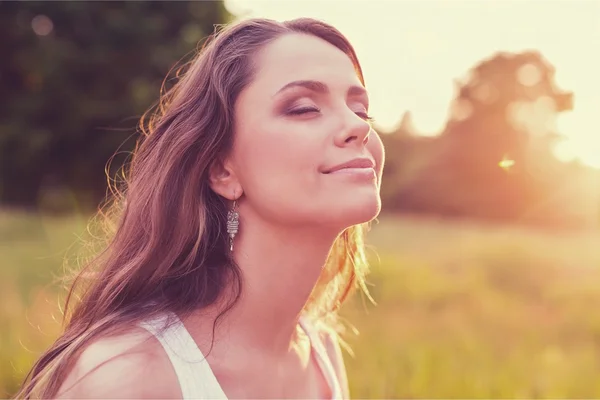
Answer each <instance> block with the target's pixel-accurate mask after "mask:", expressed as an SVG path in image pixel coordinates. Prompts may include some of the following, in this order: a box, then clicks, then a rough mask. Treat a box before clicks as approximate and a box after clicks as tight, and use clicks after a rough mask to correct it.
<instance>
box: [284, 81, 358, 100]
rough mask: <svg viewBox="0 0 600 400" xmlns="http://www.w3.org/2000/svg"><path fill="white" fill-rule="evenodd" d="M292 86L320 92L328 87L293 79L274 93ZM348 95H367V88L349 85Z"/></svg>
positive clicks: (326, 90) (327, 91) (325, 90)
mask: <svg viewBox="0 0 600 400" xmlns="http://www.w3.org/2000/svg"><path fill="white" fill-rule="evenodd" d="M294 87H303V88H306V89H308V90H311V91H313V92H316V93H322V94H325V93H329V88H328V87H327V85H326V84H324V83H323V82H319V81H311V80H300V81H293V82H290V83H288V84H286V85H284V86H283V87H282V88H281V89H279V90H278V91H277V93H275V95H277V94H279V93H281V92H284V91H286V90H288V89H291V88H294ZM348 95H349V96H367V90H366V89H365V88H364V87H362V86H356V85H355V86H350V88H349V89H348Z"/></svg>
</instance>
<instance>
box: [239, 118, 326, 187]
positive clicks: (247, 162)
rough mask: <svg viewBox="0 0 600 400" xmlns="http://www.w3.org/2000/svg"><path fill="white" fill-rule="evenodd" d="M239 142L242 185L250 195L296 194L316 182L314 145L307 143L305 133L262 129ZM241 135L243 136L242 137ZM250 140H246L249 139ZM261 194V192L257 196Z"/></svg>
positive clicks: (273, 128)
mask: <svg viewBox="0 0 600 400" xmlns="http://www.w3.org/2000/svg"><path fill="white" fill-rule="evenodd" d="M254 132H260V133H257V134H254V135H250V136H251V138H250V139H249V140H244V138H240V139H241V140H240V141H239V142H238V144H239V146H237V149H236V152H237V156H236V158H237V159H238V160H239V162H238V169H239V175H240V179H241V181H242V184H243V185H244V186H246V187H247V188H246V189H247V190H248V191H249V192H251V191H252V192H255V193H256V192H257V191H260V192H267V193H265V194H268V195H272V194H273V193H272V192H273V191H275V190H276V191H278V192H288V193H289V192H293V191H294V188H295V187H302V186H303V187H305V188H306V185H307V184H310V181H311V180H312V179H314V175H315V171H316V170H317V167H318V166H317V163H316V160H315V154H317V151H316V149H315V147H316V146H315V144H314V143H311V141H310V140H307V136H306V132H295V131H293V130H290V128H289V127H288V129H287V131H286V130H285V127H276V126H275V127H263V128H262V129H255V130H254ZM240 136H241V135H240ZM246 138H247V137H246ZM256 194H258V193H256Z"/></svg>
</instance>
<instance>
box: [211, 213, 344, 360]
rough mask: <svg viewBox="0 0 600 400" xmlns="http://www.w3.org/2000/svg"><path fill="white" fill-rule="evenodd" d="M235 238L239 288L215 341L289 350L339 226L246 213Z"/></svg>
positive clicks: (266, 350)
mask: <svg viewBox="0 0 600 400" xmlns="http://www.w3.org/2000/svg"><path fill="white" fill-rule="evenodd" d="M242 222H243V226H240V232H239V233H238V234H237V235H236V237H235V240H234V249H233V253H234V259H235V261H236V263H237V264H238V266H239V267H240V270H241V271H242V294H241V297H240V298H239V299H238V301H237V303H236V304H235V306H234V307H233V308H232V309H231V310H230V311H228V312H227V314H225V316H224V318H223V320H222V321H220V322H219V325H218V326H217V329H218V330H217V332H215V350H217V348H216V347H217V346H218V344H217V342H219V341H220V340H221V339H224V341H226V342H227V343H228V347H230V350H233V348H231V347H232V346H234V347H238V346H240V347H241V348H243V349H245V351H248V349H252V351H257V352H260V353H262V354H272V355H274V356H277V355H281V354H284V353H287V352H289V351H290V346H293V344H294V341H295V339H296V334H297V326H298V318H299V316H300V314H301V312H302V309H303V308H304V306H305V305H306V303H307V301H308V299H309V297H310V295H311V293H312V291H313V289H314V287H315V285H316V283H317V281H318V280H319V277H320V275H321V271H322V269H323V266H324V265H325V263H326V261H327V257H328V255H329V252H330V250H331V246H332V244H333V242H334V241H335V239H336V237H337V235H338V234H339V232H335V231H333V230H331V231H329V232H327V233H324V232H323V231H322V230H321V231H316V230H314V229H313V230H308V229H306V230H303V229H298V228H293V229H292V228H285V227H281V226H273V225H271V224H268V223H266V222H264V221H263V220H261V219H259V218H252V216H249V215H246V216H245V218H244V221H242Z"/></svg>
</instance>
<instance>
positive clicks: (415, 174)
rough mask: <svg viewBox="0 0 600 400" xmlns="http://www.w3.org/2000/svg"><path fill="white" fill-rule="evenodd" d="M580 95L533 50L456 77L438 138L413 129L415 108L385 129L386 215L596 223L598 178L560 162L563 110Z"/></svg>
mask: <svg viewBox="0 0 600 400" xmlns="http://www.w3.org/2000/svg"><path fill="white" fill-rule="evenodd" d="M572 108H573V94H572V93H569V92H565V91H562V90H560V89H558V85H557V83H556V82H555V81H554V68H553V67H552V65H550V64H549V63H548V61H547V60H545V59H544V58H543V56H542V55H541V54H539V53H538V52H535V51H527V52H522V53H518V54H511V53H497V54H494V55H493V56H492V57H490V58H489V59H486V60H483V61H481V62H480V63H479V64H478V65H476V66H475V67H474V68H473V69H472V70H471V71H470V73H469V75H468V76H467V78H466V79H465V81H464V82H461V81H457V82H456V98H455V99H454V101H453V104H451V105H450V109H449V120H448V122H447V124H446V126H445V128H444V130H443V132H442V133H441V134H440V135H439V136H436V137H423V136H419V134H418V132H415V130H414V128H413V126H412V122H411V116H410V113H407V114H405V115H404V118H403V119H402V122H401V124H400V125H399V126H398V128H397V129H395V130H394V131H392V132H382V133H383V140H384V143H385V146H386V152H387V154H388V158H387V164H386V170H385V172H384V173H385V176H384V180H385V182H384V184H383V196H384V204H385V206H386V209H387V210H388V211H404V212H413V213H414V212H420V213H433V214H439V215H445V216H454V217H470V218H477V219H491V220H497V221H498V220H501V221H518V222H521V223H531V224H541V225H546V226H562V227H565V226H571V227H575V226H577V227H580V226H596V225H597V222H598V221H597V219H596V216H597V212H598V209H597V204H594V200H595V197H594V196H590V190H594V191H595V188H597V187H598V182H599V181H600V176H599V175H598V173H597V172H594V171H593V170H591V169H588V168H584V167H582V166H580V165H578V164H576V163H571V164H566V163H562V162H559V160H557V159H556V158H555V156H554V155H553V146H554V145H555V144H556V143H557V142H558V141H559V140H560V139H561V138H562V137H561V135H560V134H559V133H558V132H556V131H555V129H554V124H553V122H554V120H555V118H556V115H557V114H558V113H560V112H564V111H568V110H570V109H572Z"/></svg>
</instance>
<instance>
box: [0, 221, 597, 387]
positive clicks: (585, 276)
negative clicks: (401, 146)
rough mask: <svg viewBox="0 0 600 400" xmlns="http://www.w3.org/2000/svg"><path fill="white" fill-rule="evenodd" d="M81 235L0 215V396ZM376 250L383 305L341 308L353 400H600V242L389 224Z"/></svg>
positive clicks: (14, 381) (71, 228)
mask: <svg viewBox="0 0 600 400" xmlns="http://www.w3.org/2000/svg"><path fill="white" fill-rule="evenodd" d="M85 223H86V221H85V220H84V219H83V218H81V217H77V216H74V217H71V218H60V219H55V218H49V217H44V218H40V217H36V216H31V215H23V214H20V215H19V214H9V213H0V254H1V255H2V257H1V259H0V300H1V301H0V397H2V394H3V393H6V395H10V394H12V393H14V392H15V390H16V388H17V386H18V384H19V382H20V380H21V378H22V374H23V372H24V371H25V370H26V369H27V368H28V367H29V366H30V365H31V363H32V362H33V360H34V359H35V358H36V356H37V354H38V353H39V351H41V350H42V349H44V348H45V347H46V346H47V345H48V344H49V343H50V342H51V341H52V340H53V338H54V337H55V335H56V334H57V332H58V329H59V324H58V323H57V322H55V321H53V320H52V316H53V315H54V316H55V317H57V318H58V317H59V315H60V314H59V312H58V311H57V310H58V298H57V294H56V289H55V286H52V285H51V282H52V279H53V278H54V277H56V275H57V274H60V272H61V268H62V262H63V259H64V257H65V252H66V251H67V250H69V247H70V245H71V244H72V243H73V242H74V241H75V240H76V239H77V236H76V235H79V234H82V233H83V232H84V227H85ZM370 243H371V244H372V245H373V246H374V250H375V251H376V252H377V254H378V256H376V255H375V252H373V257H372V260H373V265H372V274H371V275H370V278H369V280H370V284H371V286H370V287H371V294H372V295H373V297H374V298H375V300H376V301H377V303H378V305H377V306H373V305H370V304H369V303H368V302H366V301H363V300H362V299H361V297H360V296H356V297H354V298H353V299H352V301H351V302H350V303H349V304H348V305H347V306H346V307H345V309H344V316H345V317H347V319H348V320H349V321H350V322H351V323H352V324H353V325H354V326H355V327H356V328H357V329H358V331H359V332H360V334H359V335H358V336H356V337H354V336H348V338H347V339H348V341H349V343H350V345H351V346H352V349H353V351H354V353H355V354H354V358H353V357H350V356H349V355H348V356H347V357H346V364H347V368H348V372H349V376H350V385H351V392H352V396H353V397H354V398H517V397H518V398H584V397H585V398H597V397H600V380H599V379H597V376H598V374H599V373H600V358H599V357H597V354H598V351H599V350H600V313H598V312H596V310H595V308H596V307H595V306H596V304H597V303H599V302H600V268H599V267H600V234H598V233H594V232H572V233H550V232H544V231H540V230H537V231H536V230H527V229H524V228H517V227H501V226H494V225H483V224H479V225H478V224H474V223H465V222H457V221H453V222H449V221H443V220H435V219H418V218H409V217H393V218H392V217H382V219H381V222H380V223H379V224H375V225H374V229H373V231H372V233H371V235H370ZM67 254H74V253H73V251H70V253H67Z"/></svg>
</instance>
